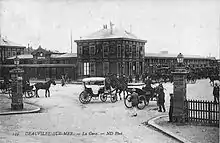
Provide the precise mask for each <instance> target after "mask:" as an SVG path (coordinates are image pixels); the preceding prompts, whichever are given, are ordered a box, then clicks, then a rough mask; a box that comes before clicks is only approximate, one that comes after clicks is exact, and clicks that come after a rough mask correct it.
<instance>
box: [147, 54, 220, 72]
mask: <svg viewBox="0 0 220 143" xmlns="http://www.w3.org/2000/svg"><path fill="white" fill-rule="evenodd" d="M177 55H178V54H168V52H167V51H162V52H160V53H146V54H145V67H146V69H145V70H146V71H154V70H155V69H156V68H158V67H170V68H174V67H175V66H176V65H177ZM183 56H184V65H185V66H190V67H192V68H206V67H215V66H216V65H217V64H216V63H217V62H216V59H215V58H213V57H201V56H198V55H183Z"/></svg>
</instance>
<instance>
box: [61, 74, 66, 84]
mask: <svg viewBox="0 0 220 143" xmlns="http://www.w3.org/2000/svg"><path fill="white" fill-rule="evenodd" d="M64 85H65V79H64V75H62V76H61V86H64Z"/></svg>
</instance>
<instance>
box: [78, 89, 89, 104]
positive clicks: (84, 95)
mask: <svg viewBox="0 0 220 143" xmlns="http://www.w3.org/2000/svg"><path fill="white" fill-rule="evenodd" d="M91 98H92V97H91V96H90V95H89V94H88V93H87V92H86V91H83V92H81V93H80V95H79V101H80V102H81V103H82V104H87V103H89V102H90V101H91Z"/></svg>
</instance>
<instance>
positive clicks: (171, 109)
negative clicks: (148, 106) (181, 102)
mask: <svg viewBox="0 0 220 143" xmlns="http://www.w3.org/2000/svg"><path fill="white" fill-rule="evenodd" d="M172 115H173V94H172V93H171V94H170V109H169V122H172V121H173V118H172Z"/></svg>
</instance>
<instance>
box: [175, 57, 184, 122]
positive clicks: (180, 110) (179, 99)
mask: <svg viewBox="0 0 220 143" xmlns="http://www.w3.org/2000/svg"><path fill="white" fill-rule="evenodd" d="M183 61H184V57H183V55H182V54H181V53H179V55H178V56H177V65H178V66H176V69H175V71H174V72H172V74H173V95H174V96H173V104H172V108H173V113H172V122H178V123H184V122H185V119H186V115H187V113H186V106H185V101H186V88H187V87H186V75H187V71H186V70H185V69H184V67H183Z"/></svg>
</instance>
